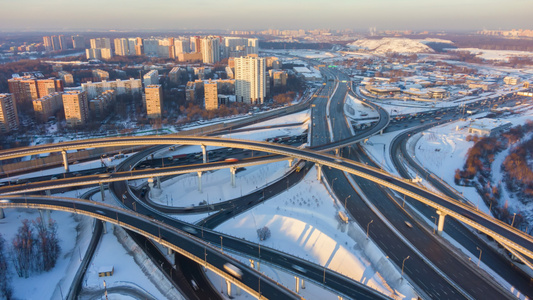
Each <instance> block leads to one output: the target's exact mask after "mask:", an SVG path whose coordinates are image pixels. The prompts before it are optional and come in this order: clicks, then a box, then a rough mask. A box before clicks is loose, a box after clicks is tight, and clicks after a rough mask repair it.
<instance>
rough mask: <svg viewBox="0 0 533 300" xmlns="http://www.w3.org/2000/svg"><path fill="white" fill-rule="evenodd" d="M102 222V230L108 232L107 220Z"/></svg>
mask: <svg viewBox="0 0 533 300" xmlns="http://www.w3.org/2000/svg"><path fill="white" fill-rule="evenodd" d="M101 222H102V230H103V232H104V233H107V222H106V221H101Z"/></svg>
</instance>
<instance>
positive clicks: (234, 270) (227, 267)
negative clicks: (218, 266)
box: [224, 263, 242, 279]
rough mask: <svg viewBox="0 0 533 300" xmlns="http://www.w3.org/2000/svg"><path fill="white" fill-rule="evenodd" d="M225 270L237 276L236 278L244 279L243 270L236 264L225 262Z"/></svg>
mask: <svg viewBox="0 0 533 300" xmlns="http://www.w3.org/2000/svg"><path fill="white" fill-rule="evenodd" d="M224 270H225V271H226V272H228V273H229V274H230V275H231V276H233V277H235V278H238V279H242V271H241V269H239V268H237V267H236V266H234V265H232V264H230V263H225V264H224Z"/></svg>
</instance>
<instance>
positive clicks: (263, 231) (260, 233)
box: [257, 226, 270, 241]
mask: <svg viewBox="0 0 533 300" xmlns="http://www.w3.org/2000/svg"><path fill="white" fill-rule="evenodd" d="M257 237H258V238H259V240H261V241H264V240H266V239H268V238H269V237H270V229H269V228H268V227H266V226H265V227H263V228H259V229H257Z"/></svg>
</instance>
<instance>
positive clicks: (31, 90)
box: [7, 76, 63, 104]
mask: <svg viewBox="0 0 533 300" xmlns="http://www.w3.org/2000/svg"><path fill="white" fill-rule="evenodd" d="M7 85H8V87H9V92H10V93H11V94H12V95H13V100H14V101H15V102H17V103H18V104H22V103H30V102H31V101H32V100H35V99H39V98H41V97H44V96H46V95H48V94H50V93H54V92H61V91H63V82H62V81H61V80H60V79H55V78H49V79H35V78H34V77H30V76H23V77H18V78H11V79H9V80H8V81H7Z"/></svg>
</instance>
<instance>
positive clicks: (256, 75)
mask: <svg viewBox="0 0 533 300" xmlns="http://www.w3.org/2000/svg"><path fill="white" fill-rule="evenodd" d="M235 95H236V98H237V99H236V101H237V102H246V103H253V104H262V103H263V101H264V100H265V96H266V64H265V59H264V58H260V57H236V58H235Z"/></svg>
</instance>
